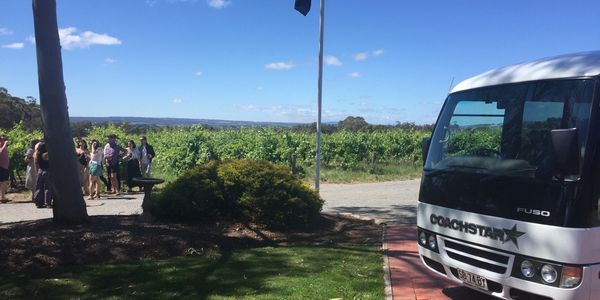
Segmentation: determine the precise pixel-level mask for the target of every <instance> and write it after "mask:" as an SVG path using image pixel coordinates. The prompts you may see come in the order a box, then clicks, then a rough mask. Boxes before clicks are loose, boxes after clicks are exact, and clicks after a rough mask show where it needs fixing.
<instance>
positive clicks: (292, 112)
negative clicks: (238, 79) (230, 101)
mask: <svg viewBox="0 0 600 300" xmlns="http://www.w3.org/2000/svg"><path fill="white" fill-rule="evenodd" d="M236 107H238V108H240V109H242V110H247V111H256V112H259V113H262V114H265V115H267V116H268V117H269V118H270V119H271V120H276V121H283V122H314V121H315V120H316V118H317V110H316V109H315V108H311V107H308V106H303V105H275V106H258V105H255V104H241V105H236ZM345 115H346V114H345V113H344V112H342V111H332V110H324V111H323V112H322V117H323V120H324V121H325V122H328V121H337V120H340V119H341V118H342V117H343V116H345Z"/></svg>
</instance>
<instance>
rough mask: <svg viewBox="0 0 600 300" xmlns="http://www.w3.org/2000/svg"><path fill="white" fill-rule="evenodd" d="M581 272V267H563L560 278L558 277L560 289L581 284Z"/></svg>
mask: <svg viewBox="0 0 600 300" xmlns="http://www.w3.org/2000/svg"><path fill="white" fill-rule="evenodd" d="M582 274H583V270H582V269H581V267H569V266H563V268H562V276H561V277H560V287H562V288H572V287H575V286H577V285H578V284H579V282H581V277H582Z"/></svg>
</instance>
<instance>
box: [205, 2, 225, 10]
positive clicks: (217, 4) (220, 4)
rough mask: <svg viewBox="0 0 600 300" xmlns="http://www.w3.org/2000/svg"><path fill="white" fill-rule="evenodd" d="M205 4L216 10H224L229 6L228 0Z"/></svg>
mask: <svg viewBox="0 0 600 300" xmlns="http://www.w3.org/2000/svg"><path fill="white" fill-rule="evenodd" d="M206 3H207V4H208V6H210V7H212V8H217V9H221V8H225V7H227V6H229V5H231V1H228V0H206Z"/></svg>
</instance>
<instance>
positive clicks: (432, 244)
mask: <svg viewBox="0 0 600 300" xmlns="http://www.w3.org/2000/svg"><path fill="white" fill-rule="evenodd" d="M427 245H428V246H429V249H431V250H436V249H437V241H436V240H435V234H432V235H430V236H429V238H428V239H427Z"/></svg>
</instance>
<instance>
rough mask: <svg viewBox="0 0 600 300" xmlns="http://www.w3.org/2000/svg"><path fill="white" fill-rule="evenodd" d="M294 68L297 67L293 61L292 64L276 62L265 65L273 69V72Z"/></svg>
mask: <svg viewBox="0 0 600 300" xmlns="http://www.w3.org/2000/svg"><path fill="white" fill-rule="evenodd" d="M294 67H296V65H295V64H294V63H293V62H291V61H290V62H274V63H270V64H266V65H265V68H267V69H271V70H289V69H292V68H294Z"/></svg>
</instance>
